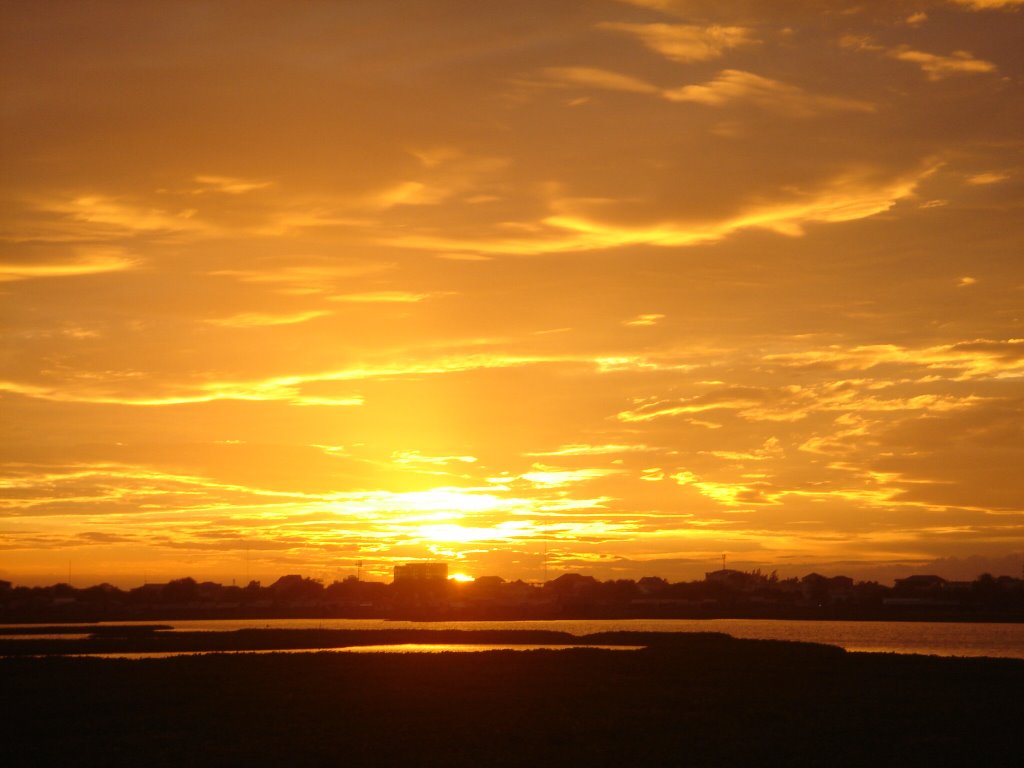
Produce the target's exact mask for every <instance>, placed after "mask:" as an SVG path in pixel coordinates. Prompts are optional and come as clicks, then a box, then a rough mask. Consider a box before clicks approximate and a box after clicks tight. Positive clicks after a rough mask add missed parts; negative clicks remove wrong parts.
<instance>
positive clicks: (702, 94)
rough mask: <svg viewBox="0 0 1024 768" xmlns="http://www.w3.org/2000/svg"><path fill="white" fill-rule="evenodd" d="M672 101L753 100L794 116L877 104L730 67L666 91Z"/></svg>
mask: <svg viewBox="0 0 1024 768" xmlns="http://www.w3.org/2000/svg"><path fill="white" fill-rule="evenodd" d="M662 95H663V96H664V98H666V99H668V100H669V101H680V102H693V103H695V104H704V105H706V106H710V107H723V106H726V105H728V104H732V103H734V102H750V103H752V104H756V105H757V106H759V107H762V108H764V109H768V110H772V111H776V112H782V113H785V114H786V115H789V116H791V117H811V116H813V115H817V114H819V113H821V112H825V111H833V110H835V111H843V112H873V111H875V106H874V105H873V104H871V103H870V102H866V101H860V100H858V99H847V98H842V97H839V96H819V95H816V94H812V93H808V92H807V91H805V90H803V89H802V88H799V87H797V86H795V85H789V84H788V83H783V82H780V81H778V80H771V79H769V78H767V77H761V76H760V75H755V74H754V73H752V72H743V71H741V70H738V69H726V70H723V71H722V72H720V73H719V74H718V76H717V77H716V78H715V79H714V80H711V81H709V82H707V83H704V84H702V85H685V86H683V87H681V88H674V89H669V90H666V91H663V93H662Z"/></svg>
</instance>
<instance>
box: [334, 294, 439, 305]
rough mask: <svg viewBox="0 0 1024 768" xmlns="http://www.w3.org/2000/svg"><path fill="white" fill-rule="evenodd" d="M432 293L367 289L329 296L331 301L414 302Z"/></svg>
mask: <svg viewBox="0 0 1024 768" xmlns="http://www.w3.org/2000/svg"><path fill="white" fill-rule="evenodd" d="M432 295H434V294H430V293H411V292H409V291H367V292H365V293H344V294H341V295H339V296H331V301H343V302H350V303H354V304H415V303H417V302H420V301H423V300H424V299H428V298H430V297H431V296H432Z"/></svg>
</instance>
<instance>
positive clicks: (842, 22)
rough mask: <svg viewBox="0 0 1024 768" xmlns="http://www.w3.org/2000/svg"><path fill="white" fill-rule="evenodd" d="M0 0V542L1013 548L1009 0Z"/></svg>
mask: <svg viewBox="0 0 1024 768" xmlns="http://www.w3.org/2000/svg"><path fill="white" fill-rule="evenodd" d="M2 15H3V20H2V24H0V30H2V32H0V34H2V36H3V43H2V56H3V62H2V71H0V77H2V82H0V94H2V95H0V107H2V111H0V114H2V120H3V129H2V135H3V143H2V147H0V151H2V153H3V154H2V173H0V184H2V188H0V194H2V200H3V204H2V220H0V238H2V253H0V332H2V336H3V342H2V346H0V365H2V370H0V409H2V420H0V430H2V432H0V437H2V441H0V452H2V455H0V461H2V474H0V486H2V496H0V518H2V519H0V578H6V579H11V580H14V581H17V582H19V583H39V582H42V583H52V582H53V581H57V580H66V579H67V578H68V573H69V570H70V573H71V580H72V581H73V582H74V583H76V584H87V583H95V582H97V581H101V580H107V581H111V582H114V583H118V584H124V585H134V584H137V583H139V582H141V581H142V580H143V579H148V580H150V581H160V580H166V579H167V578H173V577H180V576H184V575H191V576H193V577H196V578H200V579H207V578H209V579H215V580H219V581H230V579H232V578H236V579H238V580H240V581H241V580H242V579H244V578H246V577H252V578H262V579H264V580H270V579H273V578H276V577H277V576H278V575H280V574H282V573H303V574H305V575H309V576H314V577H320V578H325V579H328V580H330V579H334V578H337V577H341V576H345V575H350V574H353V573H355V570H356V567H357V563H359V562H360V561H362V562H363V563H364V567H363V571H362V573H363V575H364V577H372V578H385V577H386V576H387V575H388V574H389V573H390V568H391V565H392V564H393V563H395V562H404V561H409V560H416V559H424V558H429V559H443V560H447V561H450V562H451V563H452V570H453V571H464V572H466V573H471V574H474V575H485V574H500V575H503V576H505V577H506V578H524V579H538V578H540V577H541V575H542V573H543V570H542V569H543V559H544V554H543V553H544V551H545V548H546V550H547V557H548V573H549V576H554V575H557V574H559V573H561V572H565V571H576V572H581V573H589V574H592V575H594V576H597V577H599V578H602V579H605V578H612V577H632V578H635V577H638V576H643V575H653V574H656V575H661V576H664V577H667V578H670V579H673V580H678V579H684V578H685V579H690V578H697V577H700V576H701V575H702V574H703V573H704V571H707V570H711V569H713V568H714V567H717V565H718V564H719V563H720V558H721V554H722V553H728V557H729V562H730V563H731V564H734V565H736V567H744V568H753V567H761V568H766V569H774V568H777V569H779V571H780V573H783V574H785V575H789V574H801V573H806V572H807V571H809V570H811V569H817V570H819V571H823V572H827V573H837V572H845V573H849V574H851V575H857V576H879V577H882V578H885V577H886V574H891V573H892V572H893V568H894V567H896V566H900V565H905V566H908V567H912V568H915V569H918V570H920V569H921V568H928V569H931V570H938V571H943V568H945V571H943V572H948V573H950V574H952V571H954V570H956V568H957V567H960V569H961V570H964V569H965V568H966V570H967V573H964V574H960V573H957V574H952V575H959V576H961V577H962V576H968V575H976V574H975V573H971V569H974V570H975V571H978V572H980V570H984V569H988V568H991V569H994V570H997V571H999V570H1000V569H1002V570H1007V571H1009V572H1013V570H1014V569H1018V572H1019V568H1020V565H1019V563H1020V553H1021V552H1022V551H1024V471H1022V470H1021V467H1022V466H1024V387H1022V378H1024V322H1022V316H1024V258H1022V256H1024V248H1022V246H1024V216H1022V208H1024V205H1022V204H1024V129H1022V126H1024V98H1022V97H1024V44H1022V41H1024V2H1022V0H1001V1H1000V0H920V1H917V2H910V1H907V2H904V0H885V1H884V2H882V1H881V0H878V1H869V2H859V3H857V2H852V1H851V2H837V1H834V0H829V1H828V2H817V1H816V2H809V1H806V2H800V1H799V0H780V2H771V3H765V2H749V1H744V0H715V1H714V2H710V1H708V2H702V1H698V0H694V1H692V2H691V1H689V0H631V1H629V2H600V1H598V0H593V1H591V2H565V1H563V0H520V1H517V2H497V0H477V1H475V2H453V1H452V2H449V1H447V0H422V1H420V2H416V1H415V0H402V1H397V0H396V1H393V2H388V1H385V0H372V2H371V1H369V0H367V1H365V2H364V1H363V0H351V1H347V2H315V1H314V2H308V3H306V2H304V3H289V2H258V1H255V2H246V3H237V2H187V3H182V2H171V1H170V0H148V1H147V2H145V3H137V2H127V1H124V2H90V3H81V2H49V1H48V0H34V1H33V2H8V3H4V4H3V5H2ZM964 558H973V559H971V560H968V561H967V562H968V565H964V563H963V562H961V561H962V560H963V559H964ZM936 560H941V561H942V562H941V563H939V564H933V561H936Z"/></svg>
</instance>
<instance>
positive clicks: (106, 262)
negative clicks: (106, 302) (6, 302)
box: [0, 250, 140, 283]
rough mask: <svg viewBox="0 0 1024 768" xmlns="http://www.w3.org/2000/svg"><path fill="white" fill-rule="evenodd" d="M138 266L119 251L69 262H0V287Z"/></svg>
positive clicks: (88, 253)
mask: <svg viewBox="0 0 1024 768" xmlns="http://www.w3.org/2000/svg"><path fill="white" fill-rule="evenodd" d="M139 264H140V262H139V260H138V259H135V258H133V257H131V256H128V255H126V254H125V253H124V252H122V251H116V250H107V251H86V252H84V253H82V254H81V255H79V256H78V257H77V258H75V259H72V260H70V261H49V262H35V263H30V262H23V263H21V262H9V261H8V262H0V283H4V282H13V281H16V280H31V279H34V278H47V277H79V276H82V275H97V274H102V273H105V272H123V271H125V270H129V269H134V268H135V267H137V266H138V265H139Z"/></svg>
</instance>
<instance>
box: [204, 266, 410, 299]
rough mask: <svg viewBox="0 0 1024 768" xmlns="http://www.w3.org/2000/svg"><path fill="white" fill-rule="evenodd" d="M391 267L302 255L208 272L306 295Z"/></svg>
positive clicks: (330, 288)
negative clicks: (255, 266) (258, 265)
mask: <svg viewBox="0 0 1024 768" xmlns="http://www.w3.org/2000/svg"><path fill="white" fill-rule="evenodd" d="M394 268H395V264H393V263H391V262H385V261H371V260H369V259H366V260H361V259H334V258H312V257H306V258H304V259H288V260H283V261H281V260H277V261H270V262H267V263H266V264H264V265H263V266H262V267H257V268H252V267H250V268H247V269H220V270H215V271H213V272H209V273H208V274H210V275H213V276H219V277H233V278H235V279H236V280H239V281H241V282H244V283H257V284H259V283H263V284H267V285H271V286H275V287H276V288H277V291H278V292H279V293H283V294H287V295H308V294H319V293H327V292H329V291H331V290H333V289H334V286H335V284H336V283H338V282H341V281H348V280H350V279H351V278H353V277H362V276H364V275H372V274H376V273H379V272H387V271H389V270H392V269H394Z"/></svg>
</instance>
